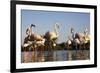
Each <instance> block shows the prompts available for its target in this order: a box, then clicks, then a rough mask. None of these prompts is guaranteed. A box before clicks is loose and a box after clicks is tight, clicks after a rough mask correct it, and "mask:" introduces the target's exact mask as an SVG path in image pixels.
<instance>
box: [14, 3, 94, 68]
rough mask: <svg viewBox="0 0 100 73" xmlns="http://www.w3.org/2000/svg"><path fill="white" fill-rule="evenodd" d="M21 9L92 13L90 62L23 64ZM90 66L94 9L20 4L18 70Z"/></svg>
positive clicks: (17, 48) (17, 18)
mask: <svg viewBox="0 0 100 73" xmlns="http://www.w3.org/2000/svg"><path fill="white" fill-rule="evenodd" d="M21 9H27V10H45V11H64V12H85V13H90V37H91V42H90V60H79V61H61V62H39V63H38V62H37V63H21V34H20V33H21ZM89 64H94V9H85V8H70V7H52V6H36V5H18V4H17V5H16V69H23V68H40V67H55V66H56V67H57V66H73V65H89Z"/></svg>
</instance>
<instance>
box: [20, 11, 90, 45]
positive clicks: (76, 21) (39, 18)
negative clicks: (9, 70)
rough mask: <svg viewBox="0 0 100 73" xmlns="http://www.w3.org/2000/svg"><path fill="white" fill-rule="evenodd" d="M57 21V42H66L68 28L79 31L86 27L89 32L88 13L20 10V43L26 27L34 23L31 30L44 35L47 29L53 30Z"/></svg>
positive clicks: (68, 34)
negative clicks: (58, 26) (58, 27)
mask: <svg viewBox="0 0 100 73" xmlns="http://www.w3.org/2000/svg"><path fill="white" fill-rule="evenodd" d="M56 22H57V23H59V24H61V25H60V29H59V30H58V32H59V38H58V41H57V42H58V43H62V42H66V40H67V39H68V36H70V29H71V28H74V30H75V32H77V33H80V32H83V31H84V30H85V28H87V29H88V34H89V33H90V14H89V13H84V12H60V11H59V12H56V11H39V10H37V11H36V10H21V29H22V31H21V34H22V36H21V38H22V39H21V41H22V42H21V43H23V40H24V38H25V36H26V33H25V32H26V29H27V28H28V27H29V26H30V25H31V24H35V25H36V27H35V28H33V32H34V33H36V34H39V35H44V34H45V33H46V32H47V31H54V24H55V23H56Z"/></svg>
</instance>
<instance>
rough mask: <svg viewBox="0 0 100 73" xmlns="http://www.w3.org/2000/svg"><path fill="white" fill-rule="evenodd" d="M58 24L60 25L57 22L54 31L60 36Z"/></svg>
mask: <svg viewBox="0 0 100 73" xmlns="http://www.w3.org/2000/svg"><path fill="white" fill-rule="evenodd" d="M57 26H58V25H57V24H55V26H54V31H55V33H56V35H57V36H58V27H57Z"/></svg>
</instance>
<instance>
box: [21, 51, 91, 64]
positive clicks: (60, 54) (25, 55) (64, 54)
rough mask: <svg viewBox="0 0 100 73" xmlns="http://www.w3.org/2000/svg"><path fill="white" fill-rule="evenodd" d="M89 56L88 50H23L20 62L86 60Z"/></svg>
mask: <svg viewBox="0 0 100 73" xmlns="http://www.w3.org/2000/svg"><path fill="white" fill-rule="evenodd" d="M89 58H90V52H89V50H56V51H27V52H26V51H24V52H22V53H21V62H22V63H30V62H48V61H71V60H87V59H89Z"/></svg>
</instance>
